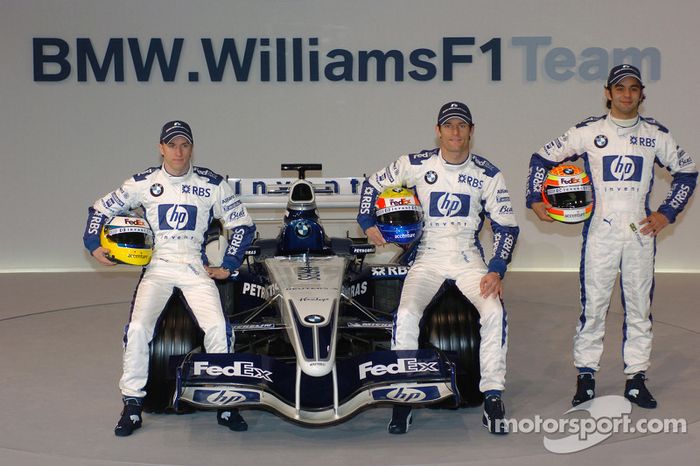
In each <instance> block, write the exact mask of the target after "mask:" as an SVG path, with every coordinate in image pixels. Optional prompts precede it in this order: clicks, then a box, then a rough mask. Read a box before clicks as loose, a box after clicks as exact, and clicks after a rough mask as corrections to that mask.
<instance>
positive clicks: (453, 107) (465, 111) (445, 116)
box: [437, 102, 474, 126]
mask: <svg viewBox="0 0 700 466" xmlns="http://www.w3.org/2000/svg"><path fill="white" fill-rule="evenodd" d="M450 118H459V119H460V120H462V121H463V122H465V123H468V124H470V125H473V124H474V122H473V121H472V112H470V111H469V107H467V105H466V104H463V103H462V102H447V103H446V104H445V105H443V106H442V107H440V111H439V112H438V118H437V124H438V126H440V125H443V124H445V122H446V121H447V120H449V119H450Z"/></svg>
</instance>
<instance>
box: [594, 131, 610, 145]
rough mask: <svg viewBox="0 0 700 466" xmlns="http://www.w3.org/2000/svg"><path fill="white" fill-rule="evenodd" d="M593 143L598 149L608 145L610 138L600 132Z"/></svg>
mask: <svg viewBox="0 0 700 466" xmlns="http://www.w3.org/2000/svg"><path fill="white" fill-rule="evenodd" d="M593 143H594V144H595V146H596V147H597V148H598V149H602V148H603V147H605V146H607V145H608V138H607V137H606V136H605V135H604V134H599V135H598V136H596V137H595V140H594V141H593Z"/></svg>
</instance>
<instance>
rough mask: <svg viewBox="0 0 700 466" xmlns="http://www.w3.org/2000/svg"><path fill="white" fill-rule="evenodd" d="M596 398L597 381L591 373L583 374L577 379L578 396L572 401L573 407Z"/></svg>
mask: <svg viewBox="0 0 700 466" xmlns="http://www.w3.org/2000/svg"><path fill="white" fill-rule="evenodd" d="M593 398H595V379H594V378H593V374H592V373H590V372H582V373H580V374H579V375H578V378H577V379H576V394H575V395H574V399H573V400H571V404H572V405H573V406H578V405H580V404H581V403H584V402H586V401H588V400H592V399H593Z"/></svg>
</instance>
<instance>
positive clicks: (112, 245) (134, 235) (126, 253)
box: [100, 216, 153, 266]
mask: <svg viewBox="0 0 700 466" xmlns="http://www.w3.org/2000/svg"><path fill="white" fill-rule="evenodd" d="M100 246H102V247H103V248H105V249H108V250H109V259H111V260H113V261H114V262H118V263H121V264H129V265H141V266H142V265H146V264H148V263H149V262H150V261H151V256H152V255H153V232H152V231H151V227H149V226H148V223H146V221H145V220H144V219H142V218H138V217H129V216H116V217H113V218H112V219H110V220H109V221H108V222H107V223H105V225H104V226H103V227H102V231H101V232H100Z"/></svg>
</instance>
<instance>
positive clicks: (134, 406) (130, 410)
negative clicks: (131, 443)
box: [114, 397, 143, 437]
mask: <svg viewBox="0 0 700 466" xmlns="http://www.w3.org/2000/svg"><path fill="white" fill-rule="evenodd" d="M123 401H124V408H123V409H122V417H120V418H119V421H118V422H117V426H116V427H115V428H114V435H116V436H117V437H127V436H129V435H131V434H132V433H133V432H134V431H135V430H136V429H139V428H140V427H141V411H142V410H143V398H137V397H124V398H123Z"/></svg>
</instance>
